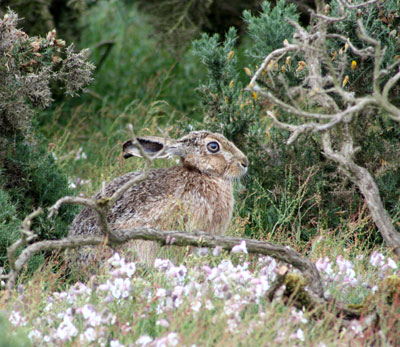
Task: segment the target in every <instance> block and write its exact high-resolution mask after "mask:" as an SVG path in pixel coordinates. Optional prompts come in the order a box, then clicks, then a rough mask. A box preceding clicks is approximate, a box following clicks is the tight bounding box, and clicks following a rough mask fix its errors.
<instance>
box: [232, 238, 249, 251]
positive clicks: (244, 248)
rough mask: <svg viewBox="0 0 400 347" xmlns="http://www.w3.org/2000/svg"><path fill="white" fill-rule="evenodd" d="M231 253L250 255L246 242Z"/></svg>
mask: <svg viewBox="0 0 400 347" xmlns="http://www.w3.org/2000/svg"><path fill="white" fill-rule="evenodd" d="M231 253H244V254H248V252H247V247H246V241H242V242H241V243H240V244H239V245H236V246H234V247H232V250H231Z"/></svg>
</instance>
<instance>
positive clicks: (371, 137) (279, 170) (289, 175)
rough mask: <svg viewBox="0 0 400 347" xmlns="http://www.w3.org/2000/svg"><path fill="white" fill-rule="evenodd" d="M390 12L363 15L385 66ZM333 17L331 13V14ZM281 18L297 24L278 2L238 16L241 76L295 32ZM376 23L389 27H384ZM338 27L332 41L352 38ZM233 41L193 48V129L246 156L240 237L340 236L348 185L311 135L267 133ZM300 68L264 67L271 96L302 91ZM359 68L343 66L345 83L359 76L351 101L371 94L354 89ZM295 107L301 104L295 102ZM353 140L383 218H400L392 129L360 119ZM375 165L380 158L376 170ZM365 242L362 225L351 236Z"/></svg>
mask: <svg viewBox="0 0 400 347" xmlns="http://www.w3.org/2000/svg"><path fill="white" fill-rule="evenodd" d="M390 4H391V5H390V6H389V7H388V8H386V7H385V9H382V8H381V7H382V6H383V5H382V4H379V5H377V6H375V7H374V6H371V7H370V9H369V10H368V11H366V12H363V13H362V15H363V16H365V17H368V18H369V21H368V24H369V26H368V27H367V30H368V31H374V32H375V31H376V32H377V34H378V35H379V37H380V36H381V33H382V31H383V32H385V33H386V34H385V35H386V36H385V40H384V44H387V45H388V47H389V48H388V50H387V52H386V55H385V57H386V58H385V59H387V60H385V61H384V64H390V63H391V62H393V59H394V54H395V52H398V48H395V47H397V45H398V44H399V40H398V38H397V37H395V36H398V34H396V32H393V30H392V29H393V25H394V23H397V22H396V21H397V20H398V17H397V15H396V14H395V9H394V8H393V6H392V5H393V1H391V2H390ZM382 10H383V12H382ZM332 11H336V9H335V7H334V6H332ZM333 13H335V12H333ZM396 13H397V12H396ZM286 18H290V19H292V20H293V21H295V22H298V20H299V16H298V14H297V13H296V8H295V7H294V5H286V4H285V1H278V3H277V5H276V6H275V7H274V8H271V6H270V4H269V3H267V2H265V3H263V5H262V12H261V13H260V14H258V15H253V14H251V13H250V12H249V11H245V12H244V20H245V21H246V23H247V24H248V31H249V40H247V39H246V40H244V42H245V44H246V46H245V48H246V47H247V49H246V50H245V53H246V57H244V58H242V59H241V63H242V64H243V65H244V66H246V65H247V67H246V68H245V71H246V73H247V74H248V75H251V74H252V72H251V70H253V69H255V68H256V67H255V66H254V64H255V59H256V64H260V63H261V61H262V60H263V59H264V58H265V57H266V56H267V55H268V54H269V53H270V52H271V51H272V50H274V49H277V48H280V47H281V46H282V43H283V41H284V40H285V39H291V37H292V34H293V32H294V28H293V27H292V25H291V24H289V23H287V21H286ZM382 18H392V20H391V21H390V20H388V21H387V22H385V21H384V20H382ZM393 18H394V19H393ZM353 19H354V18H353ZM338 23H339V27H338V28H339V29H338V31H336V33H337V34H341V35H345V36H346V37H348V36H349V35H351V37H355V31H354V28H352V26H354V25H355V24H354V21H351V19H349V20H346V21H343V22H338ZM271 33H273V35H272V34H271ZM382 35H383V34H382ZM236 39H237V37H236V36H235V32H234V30H232V29H231V30H230V31H229V33H228V34H227V35H226V39H225V41H224V42H223V43H220V42H219V38H218V36H209V35H205V34H203V36H202V38H201V39H200V40H198V41H195V42H194V44H193V47H194V52H195V54H196V55H197V56H199V57H200V59H201V61H202V62H203V64H205V66H206V67H207V72H208V73H207V78H206V79H205V80H204V81H202V85H201V86H200V87H199V88H198V90H199V92H200V96H201V99H202V101H203V109H204V111H205V115H206V116H205V119H204V121H203V123H202V124H199V125H197V126H198V127H204V126H205V127H208V128H211V129H214V130H217V131H221V132H223V133H224V134H225V135H226V136H227V137H228V138H229V139H231V140H232V141H234V142H235V143H236V144H237V145H238V146H239V148H241V149H242V150H243V151H244V152H245V153H247V155H248V156H249V159H250V166H249V177H246V178H245V179H244V180H243V181H244V185H245V187H246V193H247V194H242V201H244V202H243V203H242V204H241V205H240V211H239V213H240V215H241V216H242V217H246V218H247V219H248V220H249V221H250V224H249V225H248V227H247V229H246V230H247V233H248V234H250V235H252V236H255V237H270V236H271V233H276V232H277V231H279V232H280V234H281V235H282V236H284V237H285V238H286V237H290V236H294V237H295V239H296V240H298V241H301V240H303V241H308V240H310V239H311V238H312V237H313V236H315V234H317V233H318V231H319V229H320V228H321V225H323V226H324V228H328V229H330V228H332V229H336V230H339V229H340V228H341V226H342V227H343V228H345V227H344V226H343V225H346V224H347V221H348V220H349V219H350V220H356V219H357V218H358V217H357V216H358V215H359V214H361V213H362V212H361V211H363V207H362V206H363V204H364V201H363V199H362V197H361V196H360V195H359V194H358V192H357V189H356V188H355V187H354V186H352V185H351V183H350V182H348V181H346V180H343V179H342V178H341V177H340V176H338V175H337V171H336V167H335V165H334V164H333V163H330V162H328V161H327V160H326V159H325V157H324V156H323V155H322V154H321V152H320V150H319V147H318V145H316V144H317V143H318V142H319V135H318V134H310V136H308V138H300V139H298V140H297V141H296V142H295V143H294V144H292V145H290V146H286V144H285V142H286V140H287V139H288V136H289V133H288V132H285V131H281V130H278V129H276V128H274V127H272V124H271V123H270V121H269V119H267V117H264V116H263V114H264V112H265V111H266V110H267V109H269V108H271V105H269V104H268V103H259V102H258V101H259V100H258V97H257V95H256V94H254V95H250V94H249V93H248V92H246V91H244V90H243V84H241V83H240V81H241V80H242V77H241V76H240V74H239V67H238V61H237V60H236V55H235V53H234V52H235V50H236V51H237V49H236V48H235V40H236ZM340 48H342V47H336V48H335V47H333V48H332V55H334V54H335V50H337V52H336V54H338V55H339V49H340ZM301 60H302V57H301V56H300V55H296V54H293V56H292V57H291V59H289V60H286V63H285V64H283V65H280V66H271V67H270V70H269V71H270V73H271V76H274V80H273V83H271V85H268V88H272V89H273V90H274V91H275V92H276V93H277V94H278V95H286V89H285V88H288V87H290V86H295V85H298V84H299V83H301V81H302V72H301V69H298V67H299V61H301ZM369 63H371V62H369ZM360 65H361V62H360V63H359V65H358V68H360V70H352V68H351V64H350V63H349V64H348V68H349V74H351V75H350V81H352V77H351V76H355V75H356V73H358V74H359V75H360V77H359V79H358V80H355V82H354V84H353V83H352V82H349V83H352V84H351V86H350V88H351V89H352V90H354V91H355V93H364V92H366V90H367V89H368V88H370V87H371V86H370V85H366V84H365V82H361V81H362V79H363V78H367V77H368V74H371V71H372V69H373V67H372V66H371V65H368V62H367V61H365V62H362V65H363V67H362V69H361V67H360ZM266 73H268V72H266ZM279 73H285V77H286V78H287V83H289V85H285V84H283V83H282V82H281V79H279V76H278V75H279ZM247 83H248V80H247ZM260 83H262V81H260ZM395 93H397V91H395V92H394V94H395ZM298 102H300V103H306V102H307V101H306V100H305V99H304V100H303V99H301V96H299V100H298ZM283 113H284V112H281V115H282V117H287V119H292V120H294V121H296V119H295V118H294V116H292V115H290V114H286V115H283ZM354 133H355V134H357V135H356V138H357V141H359V143H360V144H361V145H362V146H363V147H364V148H366V149H367V151H366V152H363V153H360V154H358V159H359V161H360V164H361V165H364V166H366V167H368V169H369V170H371V171H372V172H375V173H376V174H377V182H378V185H379V187H380V188H381V189H382V190H381V191H382V192H384V202H385V205H386V207H387V208H388V210H389V212H390V213H392V214H393V215H395V216H397V217H396V218H399V210H400V208H399V200H398V196H399V194H400V191H399V187H400V184H399V178H398V177H399V175H398V165H396V162H397V158H398V157H399V154H400V153H399V147H398V140H399V139H400V137H399V134H398V127H397V126H395V125H394V122H393V121H389V120H385V121H382V120H380V119H377V118H376V117H375V116H374V115H372V114H364V115H360V117H359V119H358V120H357V123H356V128H355V129H354ZM381 158H384V159H383V160H384V161H383V162H382V160H381ZM242 193H244V192H243V191H242ZM243 199H244V200H243ZM343 206H345V208H343ZM372 234H373V236H372V237H371V230H370V226H369V225H365V226H364V227H362V228H361V229H360V230H359V231H358V236H359V237H362V238H366V237H368V239H369V241H372V242H378V241H379V240H381V238H380V236H379V235H378V234H377V233H372Z"/></svg>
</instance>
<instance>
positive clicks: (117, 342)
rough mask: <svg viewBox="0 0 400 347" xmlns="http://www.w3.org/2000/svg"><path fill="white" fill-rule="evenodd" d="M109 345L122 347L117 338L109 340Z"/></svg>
mask: <svg viewBox="0 0 400 347" xmlns="http://www.w3.org/2000/svg"><path fill="white" fill-rule="evenodd" d="M110 347H124V345H123V344H121V343H120V342H119V341H118V340H112V341H111V342H110Z"/></svg>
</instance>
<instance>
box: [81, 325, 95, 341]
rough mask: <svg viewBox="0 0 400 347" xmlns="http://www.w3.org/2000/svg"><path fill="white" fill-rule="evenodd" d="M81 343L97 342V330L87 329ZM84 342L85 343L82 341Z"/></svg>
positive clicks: (82, 335)
mask: <svg viewBox="0 0 400 347" xmlns="http://www.w3.org/2000/svg"><path fill="white" fill-rule="evenodd" d="M79 339H80V340H81V342H84V341H87V342H93V341H95V340H96V330H94V329H93V328H92V327H90V328H87V329H86V330H85V332H84V333H83V334H81V336H80V338H79ZM82 340H83V341H82Z"/></svg>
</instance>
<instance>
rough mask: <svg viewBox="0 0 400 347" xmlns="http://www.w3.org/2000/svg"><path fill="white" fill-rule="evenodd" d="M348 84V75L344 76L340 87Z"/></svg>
mask: <svg viewBox="0 0 400 347" xmlns="http://www.w3.org/2000/svg"><path fill="white" fill-rule="evenodd" d="M348 82H349V75H346V76H345V77H344V79H343V82H342V86H343V87H345V86H346V84H347V83H348Z"/></svg>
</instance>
